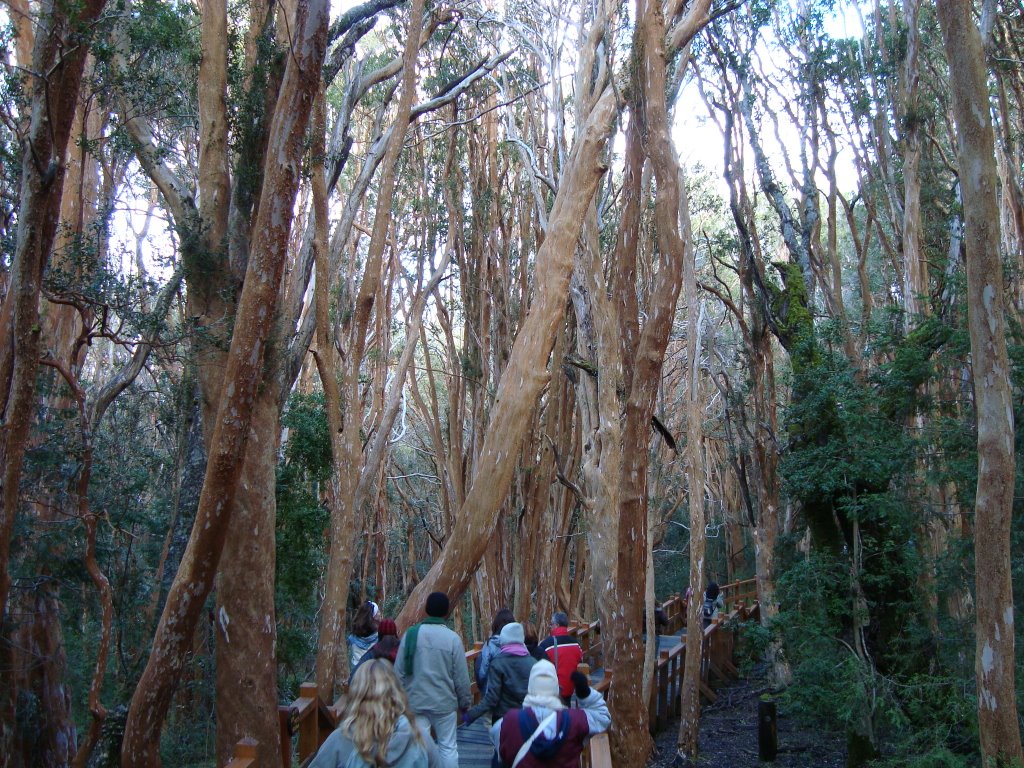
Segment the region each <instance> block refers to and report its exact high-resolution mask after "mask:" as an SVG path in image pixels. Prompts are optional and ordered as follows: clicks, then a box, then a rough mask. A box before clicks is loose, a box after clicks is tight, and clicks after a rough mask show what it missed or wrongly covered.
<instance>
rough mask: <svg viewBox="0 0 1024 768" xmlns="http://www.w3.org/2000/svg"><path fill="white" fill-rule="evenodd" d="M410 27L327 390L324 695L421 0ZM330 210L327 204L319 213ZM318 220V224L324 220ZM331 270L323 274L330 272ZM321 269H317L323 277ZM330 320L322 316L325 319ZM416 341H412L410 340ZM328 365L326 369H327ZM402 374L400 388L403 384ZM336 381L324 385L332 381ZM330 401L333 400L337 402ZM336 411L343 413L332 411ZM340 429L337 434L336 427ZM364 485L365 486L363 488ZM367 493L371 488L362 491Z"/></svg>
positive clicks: (347, 556)
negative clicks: (342, 347) (362, 264)
mask: <svg viewBox="0 0 1024 768" xmlns="http://www.w3.org/2000/svg"><path fill="white" fill-rule="evenodd" d="M410 12H411V16H410V19H409V26H408V28H407V31H406V45H405V50H404V53H403V59H402V67H403V69H402V84H401V89H402V90H401V96H400V97H399V102H398V107H397V110H398V111H397V114H396V116H395V122H394V124H393V125H392V127H391V131H392V133H391V137H390V139H389V141H388V145H387V149H386V150H385V153H384V159H383V160H382V162H381V166H382V167H381V186H380V190H379V192H378V196H377V209H376V213H375V215H374V220H373V230H372V233H371V236H370V244H369V247H368V254H367V258H366V268H365V270H364V272H363V279H362V281H361V282H360V284H359V293H358V296H357V297H356V300H355V307H354V316H353V320H352V324H351V327H350V329H349V337H348V348H347V349H346V359H345V363H344V366H343V367H342V368H341V370H342V371H343V374H342V376H343V381H342V383H341V386H340V388H339V390H338V394H337V396H335V395H333V392H332V393H330V394H329V399H328V408H329V409H330V411H331V412H332V414H333V415H332V416H331V418H332V419H335V418H339V419H340V414H341V413H342V412H343V414H344V417H345V418H344V421H343V423H339V424H334V425H332V427H333V428H332V439H331V459H332V462H333V465H334V473H335V475H336V476H335V478H334V479H332V486H333V493H332V495H331V499H332V508H331V533H332V536H331V554H330V560H329V562H328V565H327V586H326V589H325V593H324V602H323V605H322V607H321V609H320V642H321V644H320V646H319V647H318V649H317V662H316V669H317V672H316V677H317V685H318V687H319V689H320V690H321V691H322V692H323V694H324V695H327V696H333V691H334V688H335V686H336V685H337V684H338V683H341V682H345V681H346V680H347V679H348V665H347V664H346V663H343V662H344V658H345V653H344V650H345V644H344V620H345V607H346V603H347V601H348V582H349V579H350V578H351V575H352V560H353V558H354V555H355V549H354V548H355V545H356V541H355V537H354V536H352V532H353V531H354V530H355V521H356V520H357V519H358V516H359V515H360V513H361V510H360V509H359V508H358V507H357V506H356V503H357V501H362V499H357V498H356V496H357V488H358V485H359V479H360V474H361V472H362V471H363V470H365V468H366V467H365V465H364V462H363V460H362V458H363V456H362V451H361V440H360V436H359V429H360V426H361V424H362V403H361V397H360V389H361V385H360V381H359V375H360V371H361V369H362V362H363V355H364V352H365V350H366V342H367V334H368V328H369V324H370V319H371V311H372V309H373V306H374V302H375V301H376V299H377V292H378V288H379V286H380V275H381V269H382V257H383V254H384V248H385V245H386V237H387V233H388V230H389V228H390V225H391V219H392V217H391V204H392V200H393V197H394V190H395V183H396V178H395V177H396V165H397V163H398V157H399V154H400V153H401V151H402V146H403V145H404V143H405V134H406V131H407V130H408V127H409V120H410V115H411V110H412V102H413V97H414V96H415V91H416V55H417V53H418V52H419V40H420V31H421V30H422V28H423V0H414V2H413V4H412V7H411V10H410ZM325 213H326V208H324V210H323V211H321V215H324V214H325ZM319 218H320V216H318V222H317V226H319ZM327 274H328V273H327V270H326V269H324V270H323V275H324V276H325V277H326V276H327ZM319 275H320V271H319V270H318V276H319ZM318 295H322V296H326V295H327V286H324V287H323V288H322V293H320V294H318ZM318 311H320V312H323V311H325V309H318ZM323 322H325V321H324V320H323V319H321V323H320V324H321V325H322V324H323ZM325 341H327V342H328V343H329V340H326V339H325V338H323V337H321V339H320V350H321V354H325V355H326V354H330V355H331V357H332V358H333V357H335V355H334V354H333V352H331V351H329V350H333V344H329V347H325ZM410 343H413V342H410ZM325 363H326V361H323V360H321V361H320V362H319V365H320V367H321V370H320V375H321V381H323V380H324V378H325V376H326V377H331V376H334V373H333V371H331V370H330V366H326V365H325ZM325 367H326V368H327V370H324V368H325ZM401 384H402V379H401V378H399V379H398V382H397V386H399V387H401ZM328 386H330V387H332V388H333V387H334V386H335V385H334V384H333V383H325V392H326V391H328V390H327V387H328ZM332 400H334V403H333V404H332V402H331V401H332ZM334 411H337V413H333V412H334ZM338 426H340V427H341V428H342V430H343V431H342V432H341V433H340V434H338V433H337V432H336V430H337V427H338ZM363 487H364V489H365V488H366V486H365V485H364V486H363ZM364 497H365V493H364Z"/></svg>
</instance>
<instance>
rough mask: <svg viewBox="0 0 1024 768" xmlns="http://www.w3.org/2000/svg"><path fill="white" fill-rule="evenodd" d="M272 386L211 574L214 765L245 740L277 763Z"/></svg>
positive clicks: (260, 398) (261, 397) (258, 405)
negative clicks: (213, 598) (227, 532)
mask: <svg viewBox="0 0 1024 768" xmlns="http://www.w3.org/2000/svg"><path fill="white" fill-rule="evenodd" d="M279 395H280V393H279V391H278V387H277V386H276V382H264V383H263V385H262V386H261V387H260V389H259V391H258V393H257V395H256V400H255V402H254V404H253V408H252V418H251V422H250V425H249V441H248V448H247V449H246V451H245V460H244V462H243V464H242V471H241V479H240V481H239V487H238V492H237V493H236V494H235V499H234V503H233V505H232V511H231V531H232V535H230V536H228V537H227V539H226V541H225V544H224V551H223V554H222V556H221V564H220V570H219V571H218V573H217V582H216V593H217V600H216V604H215V614H214V625H215V627H216V630H217V650H216V660H217V678H216V680H217V688H216V690H217V699H216V712H217V752H216V754H217V764H218V765H226V764H227V763H229V762H230V761H231V757H232V754H233V753H234V748H235V745H236V744H237V743H238V741H239V740H240V739H242V738H244V737H249V738H253V739H255V740H256V741H257V742H259V756H260V765H268V766H272V765H276V764H277V761H278V760H279V759H280V754H281V746H280V732H281V728H280V724H279V722H278V717H277V654H276V650H275V643H276V640H277V618H276V614H275V608H274V574H275V564H276V545H277V538H276V530H275V519H276V514H275V512H276V504H275V497H274V492H275V488H274V486H275V480H276V477H277V449H278V444H279V436H280V434H281V423H280V419H281V408H280V405H279V403H280V398H279Z"/></svg>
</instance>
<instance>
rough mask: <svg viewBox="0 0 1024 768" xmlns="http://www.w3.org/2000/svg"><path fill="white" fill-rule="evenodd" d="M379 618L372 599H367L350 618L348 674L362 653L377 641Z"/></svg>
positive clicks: (352, 670)
mask: <svg viewBox="0 0 1024 768" xmlns="http://www.w3.org/2000/svg"><path fill="white" fill-rule="evenodd" d="M379 618H380V608H378V607H377V604H376V603H375V602H373V601H372V600H367V601H366V602H365V603H363V604H362V605H360V606H359V610H358V611H356V615H355V618H354V619H352V634H351V635H349V636H348V647H349V657H348V671H349V674H350V675H351V674H352V673H353V672H355V671H356V665H357V664H358V663H359V660H360V659H362V658H363V654H364V653H366V652H367V651H368V650H370V648H372V647H373V645H374V643H376V642H377V640H378V637H377V620H378V619H379Z"/></svg>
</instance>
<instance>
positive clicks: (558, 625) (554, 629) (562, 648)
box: [540, 611, 583, 705]
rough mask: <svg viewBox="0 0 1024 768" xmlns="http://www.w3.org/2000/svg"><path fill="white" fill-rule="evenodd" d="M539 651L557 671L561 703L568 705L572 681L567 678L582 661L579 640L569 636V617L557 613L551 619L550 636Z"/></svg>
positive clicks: (545, 639) (559, 612)
mask: <svg viewBox="0 0 1024 768" xmlns="http://www.w3.org/2000/svg"><path fill="white" fill-rule="evenodd" d="M540 650H542V651H544V653H545V654H546V655H547V657H548V661H550V662H551V663H552V664H554V665H555V669H556V670H558V687H559V689H560V690H561V693H562V701H563V702H564V703H565V704H566V705H568V704H569V700H570V699H571V698H572V690H573V689H572V680H570V679H569V676H570V675H572V673H573V672H575V671H576V667H578V666H579V665H580V662H582V661H583V649H582V648H580V643H579V640H577V639H576V638H575V637H572V636H570V635H569V617H568V616H566V615H565V614H564V613H562V612H561V611H558V612H557V613H555V614H554V615H552V617H551V634H550V635H549V636H548V637H546V638H544V642H542V643H541V644H540Z"/></svg>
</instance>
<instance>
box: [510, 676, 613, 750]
mask: <svg viewBox="0 0 1024 768" xmlns="http://www.w3.org/2000/svg"><path fill="white" fill-rule="evenodd" d="M571 682H572V685H573V690H574V692H575V693H576V699H577V701H578V702H579V709H566V708H565V704H563V703H562V697H561V695H560V694H559V691H560V686H559V682H558V675H557V673H556V672H555V665H554V664H552V663H551V662H549V661H538V662H537V663H536V664H535V665H534V666H533V669H531V670H530V682H529V688H528V692H527V695H526V698H525V699H524V700H523V706H522V708H521V709H510V710H509V711H508V712H506V713H505V716H504V717H503V718H502V719H501V726H500V730H499V740H498V758H499V761H500V762H499V764H500V765H501V766H502V767H503V768H579V765H580V755H581V754H582V753H583V744H584V741H585V740H586V739H587V738H588V737H589V736H593V735H594V734H597V733H602V732H603V731H606V730H608V726H609V725H610V724H611V715H609V713H608V705H607V704H605V701H604V696H602V695H601V693H600V692H599V691H595V690H594V689H592V688H591V687H590V683H589V681H588V680H587V676H586V675H584V674H583V673H582V672H578V671H574V672H573V673H572V676H571Z"/></svg>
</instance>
